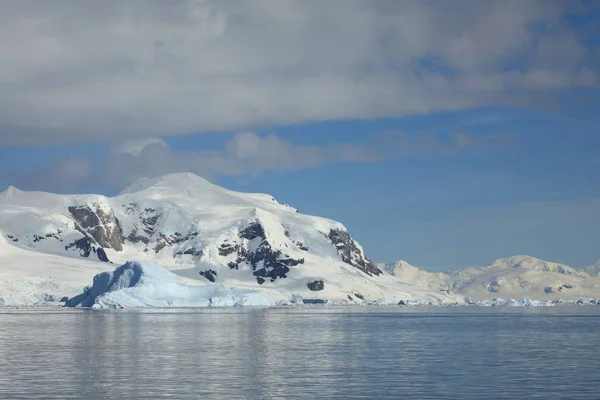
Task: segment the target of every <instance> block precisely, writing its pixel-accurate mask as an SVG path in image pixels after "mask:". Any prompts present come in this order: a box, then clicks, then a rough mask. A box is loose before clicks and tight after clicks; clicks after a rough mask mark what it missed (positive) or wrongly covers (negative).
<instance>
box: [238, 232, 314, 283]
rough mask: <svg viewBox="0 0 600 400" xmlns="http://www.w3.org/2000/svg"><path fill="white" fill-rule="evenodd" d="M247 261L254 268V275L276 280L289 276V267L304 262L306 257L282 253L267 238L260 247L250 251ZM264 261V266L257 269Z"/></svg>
mask: <svg viewBox="0 0 600 400" xmlns="http://www.w3.org/2000/svg"><path fill="white" fill-rule="evenodd" d="M246 261H247V262H248V263H249V264H250V265H251V266H252V269H253V270H254V273H253V275H254V276H256V277H257V280H258V277H260V278H268V279H270V280H271V282H275V280H276V279H278V278H282V279H283V278H287V274H288V272H290V268H289V267H293V266H296V265H299V264H304V259H303V258H301V259H299V260H296V259H293V258H290V257H289V256H288V255H287V254H285V255H284V254H282V253H281V251H279V250H273V249H272V248H271V245H270V244H269V242H267V241H266V240H265V241H263V242H262V243H261V244H260V246H259V247H258V249H256V251H254V252H250V253H248V255H247V256H246ZM261 261H262V268H260V269H256V268H257V266H258V265H259V263H260V262H261Z"/></svg>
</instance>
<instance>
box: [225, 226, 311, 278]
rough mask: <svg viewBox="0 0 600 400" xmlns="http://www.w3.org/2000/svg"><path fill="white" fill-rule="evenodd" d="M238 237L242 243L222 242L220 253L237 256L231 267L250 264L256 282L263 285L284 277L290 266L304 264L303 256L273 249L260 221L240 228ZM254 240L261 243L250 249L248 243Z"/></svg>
mask: <svg viewBox="0 0 600 400" xmlns="http://www.w3.org/2000/svg"><path fill="white" fill-rule="evenodd" d="M238 237H239V239H240V240H242V243H230V242H225V243H223V244H221V245H220V246H219V255H220V256H222V257H231V256H234V257H235V260H233V261H230V262H228V263H227V265H228V266H229V268H230V269H235V270H239V269H240V265H241V264H247V265H248V266H250V268H251V269H252V271H253V272H252V274H253V275H254V277H255V278H256V282H258V283H259V284H261V285H262V284H263V283H264V282H266V281H267V280H270V281H271V282H275V280H277V279H284V278H286V277H287V274H288V273H289V272H290V267H294V266H297V265H300V264H304V259H303V258H300V259H294V258H291V257H290V256H289V255H288V254H285V253H283V252H282V251H281V250H276V249H273V248H272V246H271V244H270V243H269V241H268V240H267V238H266V235H265V230H264V227H263V226H262V224H261V223H260V222H259V221H253V222H251V223H249V224H248V225H247V226H246V227H245V228H244V229H242V230H240V232H239V234H238ZM244 240H245V241H246V242H244ZM253 241H254V242H258V241H260V243H259V245H258V246H257V247H256V248H255V249H253V250H250V249H249V248H248V243H249V242H253Z"/></svg>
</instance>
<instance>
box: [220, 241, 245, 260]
mask: <svg viewBox="0 0 600 400" xmlns="http://www.w3.org/2000/svg"><path fill="white" fill-rule="evenodd" d="M239 250H240V245H239V244H236V245H232V244H229V243H223V244H222V245H221V246H219V255H220V256H223V257H227V256H229V255H231V254H233V253H235V252H237V251H239Z"/></svg>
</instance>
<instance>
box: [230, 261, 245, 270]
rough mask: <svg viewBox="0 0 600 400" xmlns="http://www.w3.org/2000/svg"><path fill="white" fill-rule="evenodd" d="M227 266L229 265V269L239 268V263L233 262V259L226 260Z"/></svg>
mask: <svg viewBox="0 0 600 400" xmlns="http://www.w3.org/2000/svg"><path fill="white" fill-rule="evenodd" d="M242 261H243V260H242ZM227 266H228V267H229V269H239V268H240V266H239V263H237V262H233V261H230V262H228V263H227Z"/></svg>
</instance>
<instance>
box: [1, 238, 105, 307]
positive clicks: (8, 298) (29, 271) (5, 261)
mask: <svg viewBox="0 0 600 400" xmlns="http://www.w3.org/2000/svg"><path fill="white" fill-rule="evenodd" d="M105 269H106V264H104V263H101V262H93V261H88V260H84V259H74V258H67V257H60V256H56V255H52V254H44V253H39V252H36V251H32V250H26V249H22V248H19V247H16V246H13V245H12V242H9V241H7V240H6V238H5V235H4V234H2V231H0V306H34V305H46V304H53V303H57V302H58V301H59V300H61V299H62V298H63V297H71V296H74V295H76V294H78V293H79V292H80V291H81V288H82V287H83V286H85V285H86V284H87V283H89V282H90V281H91V279H92V277H93V276H94V275H95V274H97V273H100V272H102V271H104V270H105Z"/></svg>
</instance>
